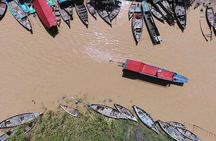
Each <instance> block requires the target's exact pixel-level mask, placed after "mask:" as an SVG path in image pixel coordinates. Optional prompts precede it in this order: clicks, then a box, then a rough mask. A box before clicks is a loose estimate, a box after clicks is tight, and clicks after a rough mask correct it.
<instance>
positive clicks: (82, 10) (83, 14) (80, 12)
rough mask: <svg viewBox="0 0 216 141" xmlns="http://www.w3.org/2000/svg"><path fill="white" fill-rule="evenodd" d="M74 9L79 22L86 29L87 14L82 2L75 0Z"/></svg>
mask: <svg viewBox="0 0 216 141" xmlns="http://www.w3.org/2000/svg"><path fill="white" fill-rule="evenodd" d="M75 9H76V12H77V15H78V16H79V18H80V20H81V21H82V22H83V23H84V25H85V26H86V27H88V12H87V10H86V7H85V5H84V4H83V2H82V1H79V0H77V1H76V2H75Z"/></svg>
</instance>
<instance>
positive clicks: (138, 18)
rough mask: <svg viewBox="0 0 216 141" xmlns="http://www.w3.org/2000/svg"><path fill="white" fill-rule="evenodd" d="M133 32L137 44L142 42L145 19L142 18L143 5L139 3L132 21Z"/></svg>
mask: <svg viewBox="0 0 216 141" xmlns="http://www.w3.org/2000/svg"><path fill="white" fill-rule="evenodd" d="M131 26H132V32H133V36H134V38H135V41H136V44H138V42H139V41H140V38H141V35H142V31H143V17H142V9H141V4H140V3H137V5H136V8H135V11H134V14H133V18H132V21H131Z"/></svg>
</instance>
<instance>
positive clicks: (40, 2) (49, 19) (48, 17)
mask: <svg viewBox="0 0 216 141" xmlns="http://www.w3.org/2000/svg"><path fill="white" fill-rule="evenodd" d="M33 4H34V8H35V9H36V12H37V15H38V17H39V18H40V20H41V22H42V23H43V25H44V26H45V27H46V28H48V29H50V28H51V27H54V26H57V20H56V17H55V15H54V13H53V11H52V9H51V7H50V6H49V5H48V3H47V2H46V0H34V1H33Z"/></svg>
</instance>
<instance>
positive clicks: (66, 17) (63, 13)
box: [59, 8, 71, 28]
mask: <svg viewBox="0 0 216 141" xmlns="http://www.w3.org/2000/svg"><path fill="white" fill-rule="evenodd" d="M59 12H60V14H61V17H62V19H63V21H64V22H65V23H66V24H67V25H68V27H69V28H70V19H71V17H70V15H69V14H68V13H67V12H66V11H65V10H64V9H62V8H59Z"/></svg>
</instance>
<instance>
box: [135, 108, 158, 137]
mask: <svg viewBox="0 0 216 141" xmlns="http://www.w3.org/2000/svg"><path fill="white" fill-rule="evenodd" d="M133 109H134V111H135V113H136V115H137V116H138V118H139V119H140V120H141V121H142V123H143V124H144V125H146V126H147V127H148V128H149V129H151V130H153V131H154V132H156V133H157V134H158V133H159V131H158V129H157V127H156V124H155V122H154V120H153V118H152V117H151V116H150V115H149V114H148V113H147V112H145V111H144V110H143V109H141V108H139V107H137V106H135V105H134V106H133Z"/></svg>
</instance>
